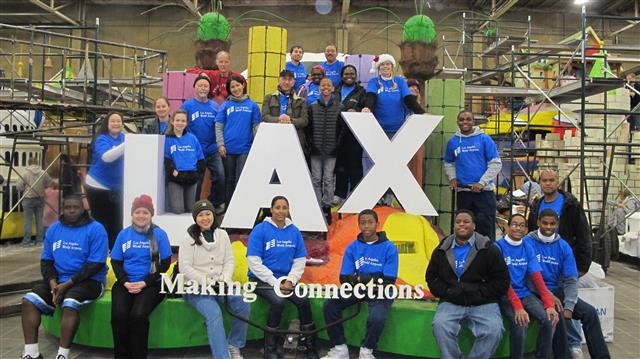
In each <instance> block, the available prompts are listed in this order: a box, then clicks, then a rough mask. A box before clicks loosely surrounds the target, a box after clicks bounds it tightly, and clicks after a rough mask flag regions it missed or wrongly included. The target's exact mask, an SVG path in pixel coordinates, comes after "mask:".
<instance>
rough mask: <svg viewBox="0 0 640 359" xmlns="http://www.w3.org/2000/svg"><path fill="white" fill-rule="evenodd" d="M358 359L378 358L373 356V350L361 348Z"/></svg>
mask: <svg viewBox="0 0 640 359" xmlns="http://www.w3.org/2000/svg"><path fill="white" fill-rule="evenodd" d="M358 359H376V357H374V356H373V349H369V348H365V347H361V348H360V355H359V356H358Z"/></svg>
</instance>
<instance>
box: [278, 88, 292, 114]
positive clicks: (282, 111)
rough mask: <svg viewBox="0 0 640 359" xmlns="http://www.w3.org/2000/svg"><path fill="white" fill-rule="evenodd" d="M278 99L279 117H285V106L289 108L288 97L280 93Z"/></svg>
mask: <svg viewBox="0 0 640 359" xmlns="http://www.w3.org/2000/svg"><path fill="white" fill-rule="evenodd" d="M278 97H279V98H280V114H281V115H286V114H287V106H289V97H288V96H285V95H284V94H282V93H280V96H278Z"/></svg>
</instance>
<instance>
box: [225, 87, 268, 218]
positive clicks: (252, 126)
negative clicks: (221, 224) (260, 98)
mask: <svg viewBox="0 0 640 359" xmlns="http://www.w3.org/2000/svg"><path fill="white" fill-rule="evenodd" d="M242 80H243V79H242V78H240V77H237V76H231V77H229V80H228V81H227V93H229V98H228V99H227V101H225V102H224V103H223V104H222V105H221V106H220V111H218V115H217V116H216V141H217V142H218V152H219V153H220V156H221V157H222V163H224V172H225V177H226V184H225V193H226V195H225V203H226V204H225V207H227V208H228V207H229V202H231V197H232V196H233V192H234V191H235V189H236V184H237V183H238V180H239V179H240V173H242V169H243V168H244V164H245V162H246V161H247V157H248V156H249V150H250V149H251V144H253V137H254V136H255V134H256V132H257V131H258V125H259V124H260V117H261V115H260V107H258V104H256V103H255V102H253V101H252V100H251V99H250V98H249V96H248V95H247V88H246V87H245V86H244V82H243V81H242Z"/></svg>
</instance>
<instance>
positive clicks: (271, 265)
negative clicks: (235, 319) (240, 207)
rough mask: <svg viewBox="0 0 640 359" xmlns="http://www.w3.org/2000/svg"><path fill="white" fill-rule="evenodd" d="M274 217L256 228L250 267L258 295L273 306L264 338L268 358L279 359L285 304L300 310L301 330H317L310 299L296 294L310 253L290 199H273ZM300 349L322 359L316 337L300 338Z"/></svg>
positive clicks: (251, 240) (252, 235)
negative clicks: (291, 215) (279, 332)
mask: <svg viewBox="0 0 640 359" xmlns="http://www.w3.org/2000/svg"><path fill="white" fill-rule="evenodd" d="M270 210H271V217H267V218H265V220H264V221H263V222H261V223H260V224H258V225H256V226H255V227H254V228H253V230H252V231H251V233H250V234H249V243H248V245H247V264H248V266H249V280H251V281H254V282H257V287H256V291H255V292H256V294H257V295H259V296H261V297H263V298H265V299H266V300H267V301H269V303H271V308H270V309H269V314H268V316H267V327H268V328H269V331H266V332H265V337H264V352H265V354H264V357H265V358H266V359H279V358H280V356H279V355H278V353H277V351H276V349H277V337H276V335H275V330H277V328H278V326H279V325H280V319H281V317H282V311H283V310H284V304H285V302H286V301H287V300H288V301H289V302H291V303H293V304H294V305H295V306H296V308H297V309H298V315H299V317H300V328H301V330H303V331H313V330H315V325H314V324H313V318H312V317H311V305H310V303H309V299H307V298H304V297H298V296H296V295H295V294H293V291H294V287H295V285H296V283H298V281H299V280H300V278H301V277H302V274H303V273H304V267H305V266H306V263H307V250H306V248H305V246H304V241H303V238H302V233H300V230H299V229H298V227H296V226H295V225H294V224H293V222H292V221H291V219H289V200H287V198H286V197H284V196H276V197H274V198H273V200H271V209H270ZM298 346H299V347H305V348H306V355H307V358H310V359H311V358H318V353H317V351H316V347H315V335H304V336H302V337H301V338H300V342H299V343H298Z"/></svg>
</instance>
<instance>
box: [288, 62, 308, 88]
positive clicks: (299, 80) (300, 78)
mask: <svg viewBox="0 0 640 359" xmlns="http://www.w3.org/2000/svg"><path fill="white" fill-rule="evenodd" d="M285 68H286V69H287V70H289V71H291V72H293V74H294V76H295V79H296V83H295V84H294V85H293V90H294V91H295V92H298V90H299V89H300V87H302V85H304V82H305V81H307V69H305V68H304V65H303V64H302V62H301V63H299V64H298V66H296V65H294V64H293V62H291V61H288V62H287V63H286V65H285Z"/></svg>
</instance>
